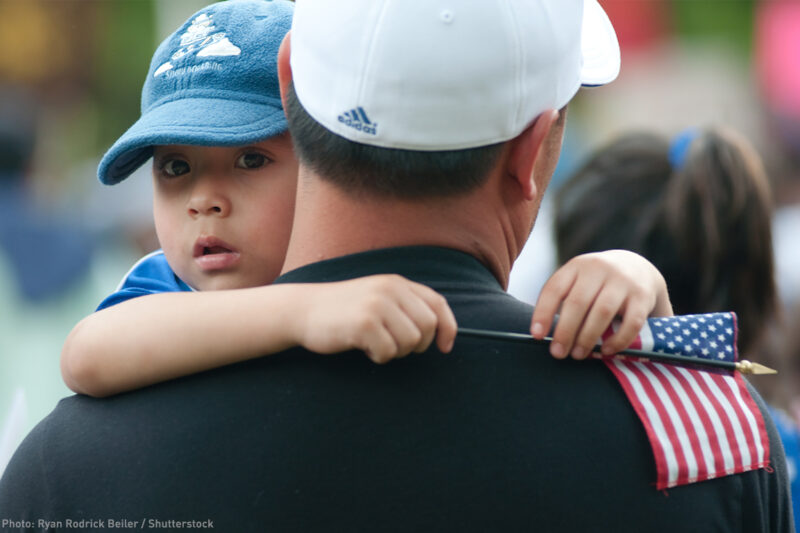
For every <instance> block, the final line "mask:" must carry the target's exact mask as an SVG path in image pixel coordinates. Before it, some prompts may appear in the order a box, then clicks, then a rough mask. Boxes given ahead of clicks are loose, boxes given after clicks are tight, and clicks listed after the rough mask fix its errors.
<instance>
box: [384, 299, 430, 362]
mask: <svg viewBox="0 0 800 533" xmlns="http://www.w3.org/2000/svg"><path fill="white" fill-rule="evenodd" d="M401 302H402V300H401V301H398V302H397V304H396V305H392V306H388V307H387V308H386V309H385V310H384V313H383V324H384V327H385V328H386V329H387V330H388V331H389V334H390V335H391V336H392V338H393V339H394V342H395V345H396V350H395V353H394V354H393V356H394V357H405V356H406V355H408V354H410V353H411V352H412V351H414V350H415V348H416V347H417V346H418V345H419V344H420V343H421V342H423V340H424V337H425V335H424V333H423V329H422V328H420V327H419V326H418V325H417V321H420V322H423V323H424V322H425V321H426V320H427V318H426V317H425V316H424V315H425V311H422V312H420V311H419V308H415V309H412V310H409V305H411V304H409V303H408V302H406V303H401ZM423 307H424V306H423ZM426 311H427V313H428V314H429V315H432V313H431V312H430V310H426ZM430 329H433V328H430ZM432 338H433V336H432V335H431V336H430V337H429V339H428V343H429V344H430V341H431V339H432Z"/></svg>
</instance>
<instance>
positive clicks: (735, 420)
mask: <svg viewBox="0 0 800 533" xmlns="http://www.w3.org/2000/svg"><path fill="white" fill-rule="evenodd" d="M700 375H701V376H703V379H704V380H705V382H706V385H708V388H709V389H711V392H712V393H713V394H714V396H716V398H717V401H718V402H719V404H720V405H721V406H722V409H723V410H724V411H725V414H726V415H727V416H728V420H730V422H731V425H732V426H733V434H734V436H735V437H736V444H737V445H738V446H739V453H740V454H741V457H742V464H740V465H736V466H737V467H741V466H744V465H749V464H750V447H749V446H748V445H747V437H746V436H745V434H744V430H743V429H742V424H741V422H739V417H738V416H737V415H736V413H735V412H734V411H733V407H731V404H730V400H728V398H727V397H726V396H725V394H723V392H722V391H721V390H720V389H719V387H717V384H716V383H715V382H714V380H713V379H711V376H709V375H708V373H707V372H700Z"/></svg>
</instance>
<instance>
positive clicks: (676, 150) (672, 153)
mask: <svg viewBox="0 0 800 533" xmlns="http://www.w3.org/2000/svg"><path fill="white" fill-rule="evenodd" d="M699 136H700V130H699V129H697V128H688V129H685V130H683V131H682V132H680V133H679V134H678V135H676V136H675V138H674V139H673V140H672V144H670V146H669V155H668V157H669V162H670V164H671V165H672V168H674V169H675V170H680V169H682V168H683V165H684V164H685V163H686V154H688V153H689V146H691V144H692V141H693V140H695V139H696V138H697V137H699Z"/></svg>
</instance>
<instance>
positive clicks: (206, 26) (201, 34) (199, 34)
mask: <svg viewBox="0 0 800 533" xmlns="http://www.w3.org/2000/svg"><path fill="white" fill-rule="evenodd" d="M216 29H217V28H216V26H214V21H213V17H212V16H209V15H207V14H206V13H203V14H202V15H200V16H199V17H197V18H195V19H194V20H192V23H191V24H190V25H189V27H188V28H186V31H185V32H184V33H183V35H181V43H180V48H178V50H177V51H176V52H175V53H174V54H172V57H170V61H167V62H166V63H164V64H163V65H161V66H160V67H158V68H157V69H156V71H155V72H154V73H153V77H154V78H155V77H158V76H160V75H161V74H164V73H165V72H167V71H169V70H172V68H174V66H175V65H173V64H172V61H177V60H179V59H181V58H183V57H185V56H188V55H190V54H195V55H196V57H223V56H238V55H239V54H241V52H242V49H241V48H239V47H238V46H236V45H234V44H233V43H232V42H230V40H229V39H228V37H227V36H226V34H225V32H222V31H220V32H216V33H212V32H215V31H216Z"/></svg>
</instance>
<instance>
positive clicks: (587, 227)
mask: <svg viewBox="0 0 800 533" xmlns="http://www.w3.org/2000/svg"><path fill="white" fill-rule="evenodd" d="M681 142H682V143H683V144H684V145H685V146H683V147H682V150H678V151H677V152H678V153H677V156H678V157H673V158H672V159H673V160H672V161H671V160H670V159H671V158H670V152H671V150H670V148H671V146H670V142H669V141H668V140H667V139H665V138H662V137H660V136H657V135H653V134H647V133H644V134H642V133H639V134H629V135H625V136H623V137H621V138H619V139H617V140H616V141H614V142H612V143H611V144H609V145H607V146H605V147H604V148H602V149H600V150H599V151H598V152H596V153H595V154H594V155H593V156H592V157H591V158H590V159H589V160H588V162H587V163H586V164H584V165H583V167H582V168H581V169H580V170H578V172H577V173H576V174H575V175H573V176H572V177H571V178H570V179H569V180H568V181H567V182H566V183H565V184H564V185H563V187H562V188H561V189H560V190H559V191H558V193H557V195H556V221H555V239H556V243H557V247H558V257H559V261H560V262H562V263H563V262H564V261H566V260H568V259H569V258H571V257H573V256H575V255H578V254H581V253H586V252H593V251H600V250H608V249H615V248H622V249H627V250H632V251H634V252H637V253H639V254H641V255H643V256H644V257H646V258H647V259H649V260H650V261H651V262H652V263H653V264H654V265H655V266H656V267H657V268H658V269H659V270H660V271H661V273H662V274H663V275H664V278H665V279H666V281H667V287H668V288H669V293H670V299H671V300H672V304H673V307H674V309H675V312H676V313H681V314H685V313H701V312H713V311H735V312H736V314H737V315H738V316H739V346H740V348H741V349H742V350H743V351H746V350H747V349H748V348H750V347H753V346H754V345H755V343H756V341H757V340H758V338H759V337H760V335H761V334H762V332H763V330H764V329H765V325H766V324H767V323H768V322H769V321H770V319H771V318H773V317H774V316H775V315H776V313H777V291H776V287H775V276H774V265H773V263H774V260H773V251H772V230H771V216H772V199H771V191H770V188H769V183H768V180H767V177H766V175H765V172H764V170H763V167H762V165H761V161H760V158H759V156H758V154H757V153H756V152H755V150H754V149H753V148H752V147H751V146H750V144H749V143H747V142H746V141H745V140H744V139H742V138H740V137H739V136H737V135H735V134H734V133H733V132H730V131H727V130H722V129H716V128H712V129H706V130H702V131H698V132H695V134H693V135H692V136H691V138H690V139H687V138H686V137H684V138H683V139H681ZM672 154H673V155H675V154H676V151H675V150H672Z"/></svg>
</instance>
